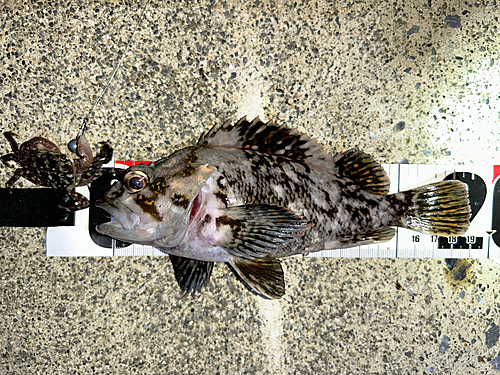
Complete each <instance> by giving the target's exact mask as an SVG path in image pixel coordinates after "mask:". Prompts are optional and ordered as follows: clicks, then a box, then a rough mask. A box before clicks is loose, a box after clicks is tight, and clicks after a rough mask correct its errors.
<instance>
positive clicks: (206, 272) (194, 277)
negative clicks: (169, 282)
mask: <svg viewBox="0 0 500 375" xmlns="http://www.w3.org/2000/svg"><path fill="white" fill-rule="evenodd" d="M169 258H170V262H171V263H172V266H173V268H174V274H175V279H176V280H177V283H178V284H179V286H180V288H181V297H184V296H187V295H188V294H189V293H192V294H193V295H194V294H195V293H196V292H200V291H201V290H202V289H203V288H204V287H205V286H206V285H207V284H208V281H209V280H210V275H211V274H212V268H213V266H214V263H213V262H204V261H201V260H195V259H189V258H183V257H178V256H175V255H169Z"/></svg>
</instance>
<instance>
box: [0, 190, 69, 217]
mask: <svg viewBox="0 0 500 375" xmlns="http://www.w3.org/2000/svg"><path fill="white" fill-rule="evenodd" d="M66 194H67V193H66V191H65V190H60V189H49V188H40V189H36V188H34V189H12V190H9V189H5V188H0V226H2V227H59V226H74V225H75V213H74V212H71V213H69V214H66V212H65V211H62V210H60V209H59V204H61V203H62V202H63V198H64V196H65V195H66ZM65 217H66V218H65Z"/></svg>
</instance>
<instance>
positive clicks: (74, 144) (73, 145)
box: [68, 0, 151, 153]
mask: <svg viewBox="0 0 500 375" xmlns="http://www.w3.org/2000/svg"><path fill="white" fill-rule="evenodd" d="M150 1H151V0H147V2H146V4H145V5H144V8H143V9H142V14H141V18H140V19H139V22H137V24H136V25H135V28H134V31H133V32H132V35H131V36H130V38H129V39H128V42H127V44H126V46H125V49H124V50H123V52H122V54H121V56H120V59H119V60H118V63H117V64H116V67H115V69H114V70H113V73H112V74H111V77H110V78H109V80H108V83H107V84H106V86H105V87H104V89H103V90H102V91H101V93H100V94H99V96H98V97H97V99H96V101H95V103H94V105H93V106H92V109H91V110H90V112H89V114H88V115H87V116H86V117H85V119H84V120H83V123H82V126H81V127H80V129H79V130H78V133H77V135H76V138H75V139H72V140H71V141H69V142H68V148H69V150H70V151H71V152H74V153H76V151H77V144H78V139H79V138H80V137H81V136H82V135H83V133H85V131H86V130H87V128H88V126H87V125H88V122H89V120H90V117H91V116H92V114H93V113H94V110H95V108H96V107H97V105H98V104H99V102H100V101H101V99H102V97H103V95H104V94H105V93H106V91H107V90H108V87H109V85H110V84H111V82H112V81H113V78H114V77H115V74H116V72H117V71H118V68H119V67H120V64H121V63H122V61H123V58H124V57H125V53H126V52H127V51H128V49H129V47H130V44H131V43H132V39H133V38H134V35H135V33H136V31H137V29H138V28H139V26H141V25H142V22H143V20H144V18H145V17H146V9H147V8H148V5H149V2H150Z"/></svg>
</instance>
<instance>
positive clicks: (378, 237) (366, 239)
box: [325, 227, 396, 250]
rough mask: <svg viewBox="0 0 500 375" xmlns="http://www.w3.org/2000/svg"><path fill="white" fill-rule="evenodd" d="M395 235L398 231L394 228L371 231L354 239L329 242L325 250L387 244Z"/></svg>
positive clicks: (357, 235) (355, 236)
mask: <svg viewBox="0 0 500 375" xmlns="http://www.w3.org/2000/svg"><path fill="white" fill-rule="evenodd" d="M395 235H396V229H394V228H392V227H384V228H379V229H375V230H369V231H367V232H363V233H359V234H356V235H354V236H353V237H349V238H343V239H342V240H336V241H328V242H326V243H325V250H330V249H340V248H345V247H351V246H364V245H370V244H373V243H378V242H387V241H390V240H392V238H393V237H394V236H395Z"/></svg>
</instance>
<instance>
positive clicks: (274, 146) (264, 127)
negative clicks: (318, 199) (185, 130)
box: [198, 117, 334, 172]
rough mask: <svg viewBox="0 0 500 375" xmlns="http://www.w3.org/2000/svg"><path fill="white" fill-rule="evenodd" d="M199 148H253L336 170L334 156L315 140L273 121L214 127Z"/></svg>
mask: <svg viewBox="0 0 500 375" xmlns="http://www.w3.org/2000/svg"><path fill="white" fill-rule="evenodd" d="M198 146H210V147H230V148H241V149H250V150H254V151H258V152H261V153H269V154H274V155H279V156H282V157H285V158H288V159H292V160H295V161H300V162H303V163H308V164H314V165H315V166H317V167H319V168H321V169H323V170H325V171H330V172H333V170H334V164H333V157H332V156H331V155H329V154H327V153H326V152H325V151H324V150H323V147H322V146H321V145H320V144H318V143H317V142H316V141H315V140H314V139H312V138H310V137H308V136H307V135H305V134H302V133H300V132H299V131H298V130H296V129H290V128H288V127H286V126H283V125H282V126H277V125H275V124H274V122H273V121H269V122H267V123H264V122H262V121H261V120H260V119H259V118H258V117H256V118H255V119H254V120H253V121H252V122H249V121H247V119H246V117H243V118H242V119H241V120H239V121H238V122H237V123H236V124H232V123H231V121H228V122H226V123H225V124H223V125H219V126H214V127H213V128H212V129H210V130H209V131H207V132H206V133H204V134H203V135H202V136H201V137H200V139H199V141H198Z"/></svg>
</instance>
